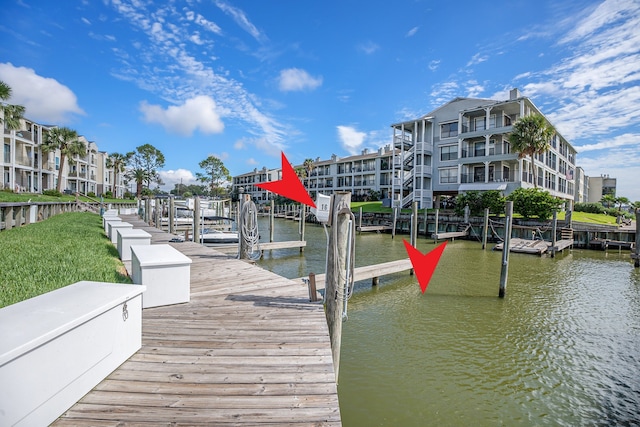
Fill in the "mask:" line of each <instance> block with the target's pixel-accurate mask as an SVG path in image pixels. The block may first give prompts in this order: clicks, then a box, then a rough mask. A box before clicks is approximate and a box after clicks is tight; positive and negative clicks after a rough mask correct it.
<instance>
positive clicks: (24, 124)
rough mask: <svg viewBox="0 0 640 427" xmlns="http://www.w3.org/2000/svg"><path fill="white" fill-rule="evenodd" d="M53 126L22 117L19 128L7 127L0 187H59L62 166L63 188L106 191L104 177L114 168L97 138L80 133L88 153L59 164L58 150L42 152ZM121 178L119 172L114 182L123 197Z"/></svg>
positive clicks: (110, 183) (29, 189) (31, 189)
mask: <svg viewBox="0 0 640 427" xmlns="http://www.w3.org/2000/svg"><path fill="white" fill-rule="evenodd" d="M54 127H55V126H50V125H41V124H38V123H35V122H33V121H32V120H29V119H26V118H25V119H22V120H21V126H20V129H18V130H8V129H4V133H3V156H2V158H0V169H1V171H2V174H1V175H0V188H3V189H9V190H12V191H16V192H28V193H42V192H43V191H44V190H49V189H56V188H57V184H58V173H59V170H60V168H62V180H63V182H62V185H61V188H62V189H63V190H68V191H71V192H80V193H84V194H88V193H94V194H97V195H101V194H103V193H102V191H101V190H102V189H104V191H107V189H105V178H110V177H113V169H108V168H106V165H105V159H106V157H105V155H106V153H100V152H99V151H98V146H97V145H96V143H95V142H93V141H88V140H87V139H86V138H85V137H84V136H80V137H79V139H80V140H81V141H82V142H84V144H85V146H86V148H87V151H86V153H83V154H82V155H79V156H74V157H73V158H72V159H68V161H66V162H65V164H63V165H61V164H60V151H59V150H55V151H54V152H50V153H43V152H42V147H41V145H42V142H43V141H44V139H45V138H46V134H47V132H48V131H49V130H50V129H53V128H54ZM99 172H101V173H99ZM122 180H123V176H122V174H120V176H119V179H118V181H120V182H119V183H118V184H117V185H115V187H116V189H118V190H119V194H118V196H120V197H121V196H122V195H123V194H124V186H123V184H122ZM107 184H108V186H109V189H112V188H113V187H114V185H113V181H107Z"/></svg>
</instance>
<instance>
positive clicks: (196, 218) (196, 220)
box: [193, 196, 202, 243]
mask: <svg viewBox="0 0 640 427" xmlns="http://www.w3.org/2000/svg"><path fill="white" fill-rule="evenodd" d="M201 215H202V214H201V212H200V197H198V196H196V197H195V199H194V201H193V242H194V243H202V242H201V241H202V236H201V230H200V218H202V216H201Z"/></svg>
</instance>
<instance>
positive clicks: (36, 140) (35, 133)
mask: <svg viewBox="0 0 640 427" xmlns="http://www.w3.org/2000/svg"><path fill="white" fill-rule="evenodd" d="M3 128H4V127H3ZM47 129H48V128H47V127H46V126H43V125H39V124H37V123H35V122H33V121H31V120H28V119H24V120H22V123H21V127H20V129H19V130H8V129H6V128H4V129H3V155H2V158H1V159H0V168H1V169H2V175H1V176H0V188H3V189H7V190H12V191H26V192H31V193H35V192H37V193H40V192H42V190H43V189H44V190H46V189H48V188H52V184H53V180H54V178H53V177H54V176H56V173H57V166H58V164H56V163H55V158H54V156H53V154H44V155H43V154H42V151H41V150H40V144H41V143H42V140H43V137H44V135H45V133H46V131H47Z"/></svg>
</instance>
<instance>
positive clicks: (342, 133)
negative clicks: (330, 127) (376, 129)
mask: <svg viewBox="0 0 640 427" xmlns="http://www.w3.org/2000/svg"><path fill="white" fill-rule="evenodd" d="M337 129H338V138H339V139H340V145H342V148H344V149H345V150H347V152H349V154H352V155H355V154H359V153H360V150H361V149H362V146H363V144H364V139H365V136H366V134H365V133H364V132H358V131H357V130H356V129H355V128H353V127H351V126H338V127H337Z"/></svg>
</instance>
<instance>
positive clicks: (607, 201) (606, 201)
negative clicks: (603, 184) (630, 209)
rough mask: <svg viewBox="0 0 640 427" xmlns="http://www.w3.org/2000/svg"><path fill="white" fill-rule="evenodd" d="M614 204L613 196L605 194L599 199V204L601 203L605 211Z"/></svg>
mask: <svg viewBox="0 0 640 427" xmlns="http://www.w3.org/2000/svg"><path fill="white" fill-rule="evenodd" d="M616 202H617V200H616V196H614V195H613V194H605V195H604V196H602V199H600V203H602V205H603V206H604V207H606V208H607V209H608V208H610V207H611V205H614V206H615V204H616Z"/></svg>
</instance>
